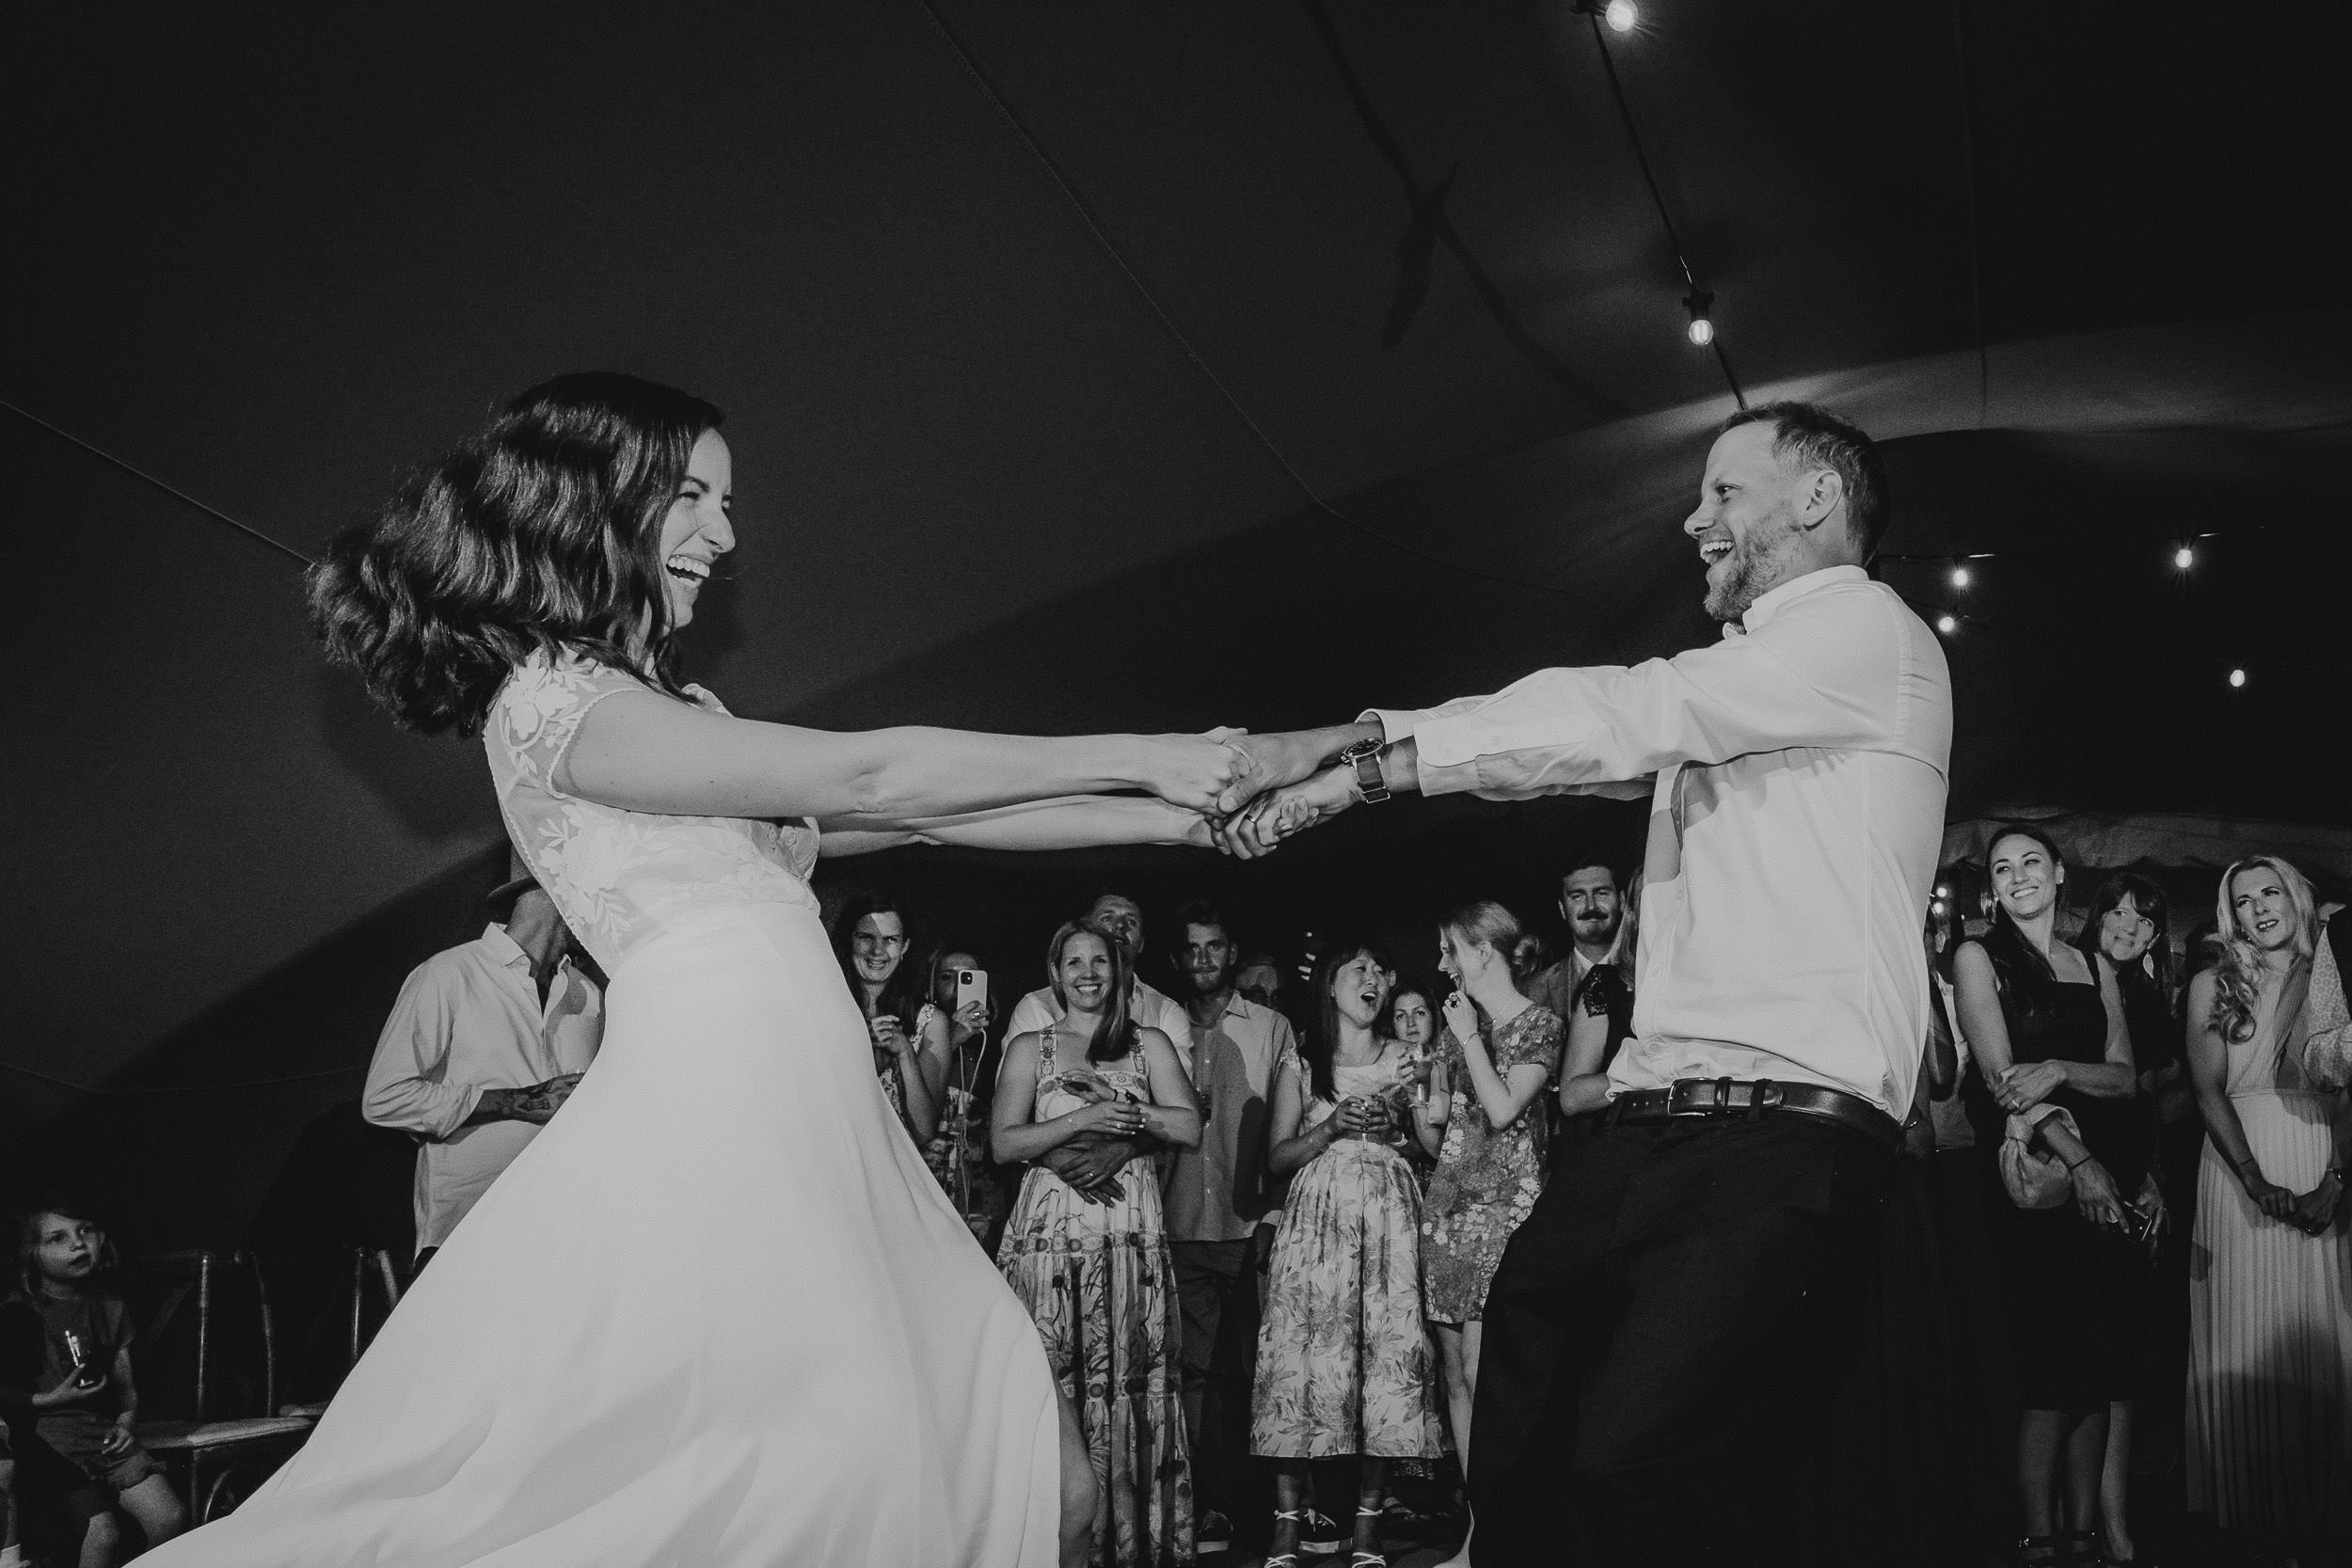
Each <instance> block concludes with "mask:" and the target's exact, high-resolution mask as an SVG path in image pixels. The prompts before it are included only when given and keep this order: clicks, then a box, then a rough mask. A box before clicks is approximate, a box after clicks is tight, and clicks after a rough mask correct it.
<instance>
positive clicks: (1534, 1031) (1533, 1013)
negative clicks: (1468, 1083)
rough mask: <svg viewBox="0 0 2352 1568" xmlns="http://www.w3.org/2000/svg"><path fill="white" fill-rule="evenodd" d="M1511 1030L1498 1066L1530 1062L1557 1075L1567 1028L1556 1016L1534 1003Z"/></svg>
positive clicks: (1552, 1074) (1520, 1064)
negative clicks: (1504, 1057) (1503, 1061)
mask: <svg viewBox="0 0 2352 1568" xmlns="http://www.w3.org/2000/svg"><path fill="white" fill-rule="evenodd" d="M1567 1038H1568V1027H1567V1025H1566V1024H1565V1023H1563V1022H1560V1015H1559V1014H1558V1013H1555V1012H1553V1011H1552V1010H1551V1009H1550V1008H1549V1007H1547V1006H1544V1005H1543V1004H1542V1003H1540V1002H1538V1003H1537V1004H1535V1006H1533V1007H1530V1008H1529V1009H1528V1010H1527V1013H1526V1016H1525V1017H1524V1018H1522V1019H1520V1020H1518V1028H1517V1029H1515V1030H1513V1031H1512V1032H1511V1045H1510V1049H1509V1050H1507V1051H1505V1052H1504V1053H1503V1054H1504V1055H1505V1056H1507V1057H1509V1058H1510V1060H1509V1062H1508V1063H1507V1064H1505V1063H1501V1062H1498V1063H1497V1064H1495V1065H1496V1066H1498V1067H1506V1066H1507V1067H1521V1066H1525V1065H1528V1064H1531V1063H1532V1064H1533V1065H1534V1066H1536V1067H1539V1068H1542V1069H1544V1071H1545V1073H1546V1074H1547V1075H1548V1076H1549V1077H1552V1078H1557V1077H1559V1076H1560V1053H1561V1051H1562V1049H1563V1048H1564V1047H1565V1045H1566V1044H1567Z"/></svg>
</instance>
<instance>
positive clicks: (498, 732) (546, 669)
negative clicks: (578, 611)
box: [487, 651, 652, 796]
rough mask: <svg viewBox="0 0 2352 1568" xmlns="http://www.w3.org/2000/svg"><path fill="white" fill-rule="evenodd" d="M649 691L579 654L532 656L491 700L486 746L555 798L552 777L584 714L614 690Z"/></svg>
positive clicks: (634, 679) (628, 676)
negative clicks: (498, 752) (491, 747)
mask: <svg viewBox="0 0 2352 1568" xmlns="http://www.w3.org/2000/svg"><path fill="white" fill-rule="evenodd" d="M650 690H652V688H651V687H649V686H647V685H646V684H645V683H644V681H641V680H639V679H638V678H637V677H636V676H635V675H632V674H630V673H628V672H627V671H625V670H616V669H614V668H613V667H612V665H609V664H602V663H599V662H597V661H596V660H595V659H593V658H589V657H586V656H584V655H581V654H576V653H564V654H552V655H551V654H548V653H546V652H544V651H543V652H537V653H533V654H532V656H531V657H529V658H526V659H525V660H523V662H522V663H521V665H520V666H518V667H517V668H516V671H515V673H513V674H512V675H510V676H508V677H507V680H506V684H505V685H504V686H502V687H501V688H499V693H498V695H497V697H495V698H493V699H492V700H491V703H490V721H489V724H488V726H487V728H488V737H489V742H490V744H491V745H493V746H496V747H498V748H499V749H500V750H501V752H503V753H504V754H505V756H506V759H507V761H508V762H509V764H510V765H511V766H512V767H513V768H514V770H515V772H516V775H517V776H519V777H521V778H524V779H528V780H529V781H530V782H531V783H532V784H534V785H536V786H537V787H538V788H540V789H542V790H544V791H546V792H547V793H548V794H549V795H558V796H560V795H562V794H563V793H564V792H563V791H562V790H560V789H558V788H556V786H555V777H556V773H557V771H558V769H559V768H561V767H562V765H563V761H564V753H565V752H568V751H570V750H571V745H572V741H573V740H574V739H575V738H577V737H578V736H579V735H580V722H581V721H583V720H585V719H586V718H587V717H588V712H589V710H590V709H591V708H593V707H595V706H596V705H597V704H598V703H600V702H602V701H604V700H605V699H606V698H607V697H610V696H612V694H613V693H614V692H616V691H650Z"/></svg>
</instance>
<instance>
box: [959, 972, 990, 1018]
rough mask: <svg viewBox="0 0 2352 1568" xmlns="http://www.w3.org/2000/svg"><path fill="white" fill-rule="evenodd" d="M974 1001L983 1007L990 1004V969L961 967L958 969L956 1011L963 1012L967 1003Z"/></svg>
mask: <svg viewBox="0 0 2352 1568" xmlns="http://www.w3.org/2000/svg"><path fill="white" fill-rule="evenodd" d="M973 1002H977V1003H978V1004H979V1005H980V1006H983V1007H985V1006H988V971H987V970H985V969H959V970H957V971H956V1011H958V1012H961V1011H962V1010H963V1009H964V1006H966V1005H967V1004H969V1003H973Z"/></svg>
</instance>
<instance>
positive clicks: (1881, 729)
mask: <svg viewBox="0 0 2352 1568" xmlns="http://www.w3.org/2000/svg"><path fill="white" fill-rule="evenodd" d="M1886 614H1887V610H1886V609H1885V607H1884V605H1883V603H1881V602H1879V601H1878V600H1877V599H1875V598H1874V597H1871V596H1866V595H1851V594H1820V595H1816V596H1814V597H1813V598H1808V599H1805V600H1803V601H1801V602H1799V603H1797V604H1794V605H1791V606H1790V607H1788V610H1786V611H1785V612H1783V613H1782V614H1779V615H1777V616H1775V617H1773V618H1772V620H1771V621H1770V622H1768V623H1767V624H1766V625H1765V626H1762V627H1761V628H1759V629H1758V630H1756V631H1754V632H1751V633H1747V634H1745V635H1732V636H1727V637H1726V638H1725V639H1724V641H1721V642H1718V643H1715V644H1713V645H1712V646H1710V647H1704V648H1693V649H1691V650H1690V651H1689V652H1687V653H1681V654H1677V655H1676V656H1675V657H1672V658H1654V659H1650V660H1648V661H1647V662H1646V663H1643V664H1637V665H1634V666H1632V667H1631V668H1626V667H1623V666H1593V667H1589V668H1584V669H1561V670H1539V671H1537V672H1535V673H1534V674H1532V675H1529V676H1527V677H1526V678H1524V679H1522V680H1518V681H1516V682H1514V683H1512V684H1511V685H1510V686H1507V687H1505V688H1504V689H1502V690H1501V691H1498V692H1496V693H1495V694H1494V695H1492V696H1488V697H1465V698H1457V699H1456V700H1454V701H1453V702H1450V703H1445V704H1441V705H1438V706H1437V707H1431V708H1419V709H1389V708H1373V709H1368V710H1366V712H1365V713H1364V715H1363V717H1364V718H1365V719H1376V720H1377V721H1379V722H1380V725H1381V728H1382V730H1383V731H1384V732H1385V734H1386V736H1387V738H1388V740H1389V741H1390V743H1391V744H1394V743H1396V742H1398V741H1401V740H1403V739H1405V738H1406V737H1407V736H1410V737H1411V738H1412V740H1413V741H1414V743H1415V748H1416V750H1417V751H1418V752H1419V768H1420V777H1421V790H1422V794H1424V795H1442V794H1447V793H1452V792H1457V791H1470V792H1471V793H1474V794H1477V795H1481V796H1485V797H1486V798H1487V799H1489V800H1524V799H1527V798H1530V797H1533V796H1537V795H1555V794H1565V793H1571V792H1580V793H1597V794H1598V793H1608V794H1617V793H1635V792H1637V791H1636V790H1629V789H1627V790H1621V789H1618V788H1613V787H1611V786H1613V785H1626V784H1634V785H1639V784H1641V782H1642V781H1645V780H1647V779H1648V778H1649V777H1650V776H1651V775H1653V774H1655V773H1657V772H1658V771H1659V770H1660V769H1661V768H1668V767H1672V766H1674V765H1676V764H1677V763H1702V764H1712V763H1720V762H1727V761H1729V760H1730V759H1731V758H1733V757H1736V756H1743V755H1745V754H1747V753H1749V752H1768V751H1769V752H1778V751H1786V750H1788V749H1790V748H1792V747H1800V746H1820V747H1838V748H1852V749H1865V748H1870V747H1874V746H1879V745H1883V744H1885V743H1887V742H1889V741H1890V740H1892V739H1893V738H1894V736H1896V734H1897V732H1898V730H1899V727H1900V724H1901V715H1900V712H1899V704H1900V701H1901V689H1902V681H1901V672H1900V670H1899V667H1898V661H1897V660H1896V659H1895V658H1894V657H1884V656H1886V655H1889V654H1891V653H1892V651H1893V650H1894V649H1896V648H1897V647H1899V639H1898V638H1896V637H1895V636H1894V635H1893V633H1894V630H1895V628H1894V626H1892V624H1891V622H1890V624H1889V626H1888V627H1887V628H1886V629H1887V632H1888V634H1889V635H1887V636H1884V637H1860V638H1857V637H1855V636H1853V635H1852V632H1853V626H1852V618H1853V617H1855V616H1879V617H1884V616H1885V615H1886Z"/></svg>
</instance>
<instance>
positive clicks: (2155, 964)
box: [1921, 825, 2352, 1564]
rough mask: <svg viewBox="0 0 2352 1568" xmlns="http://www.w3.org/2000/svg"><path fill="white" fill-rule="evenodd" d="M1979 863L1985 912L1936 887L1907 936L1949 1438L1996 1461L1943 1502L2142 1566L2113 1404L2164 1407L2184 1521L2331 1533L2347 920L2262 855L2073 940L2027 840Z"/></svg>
mask: <svg viewBox="0 0 2352 1568" xmlns="http://www.w3.org/2000/svg"><path fill="white" fill-rule="evenodd" d="M1974 869H1975V870H1976V871H1978V872H1979V874H1980V875H1981V876H1982V878H1983V880H1984V884H1985V885H1984V898H1983V903H1984V906H1985V913H1984V918H1983V919H1981V920H1979V921H1974V922H1971V921H1966V920H1963V918H1962V917H1961V911H1960V901H1959V900H1958V899H1956V898H1955V899H1940V900H1939V902H1938V909H1937V911H1936V913H1935V916H1934V918H1932V919H1931V922H1930V924H1929V927H1928V932H1929V937H1928V946H1929V952H1930V955H1931V963H1932V964H1933V966H1934V970H1935V975H1936V980H1937V986H1936V990H1935V998H1934V1002H1935V1021H1934V1024H1935V1026H1934V1030H1933V1036H1932V1038H1931V1051H1930V1056H1929V1074H1928V1075H1929V1077H1930V1079H1931V1082H1930V1084H1929V1085H1927V1096H1928V1104H1927V1107H1926V1109H1927V1111H1928V1113H1929V1115H1928V1118H1927V1121H1926V1124H1925V1126H1924V1127H1923V1128H1922V1130H1921V1131H1922V1133H1923V1135H1924V1136H1925V1137H1926V1139H1927V1140H1928V1141H1931V1144H1932V1148H1933V1149H1934V1153H1933V1156H1932V1159H1931V1162H1930V1164H1929V1177H1930V1182H1929V1185H1930V1189H1931V1192H1932V1194H1933V1198H1934V1205H1933V1207H1934V1212H1935V1230H1936V1232H1937V1240H1938V1242H1939V1243H1940V1251H1941V1257H1942V1263H1943V1270H1942V1272H1943V1277H1944V1279H1945V1281H1946V1283H1947V1290H1948V1293H1949V1294H1948V1301H1947V1306H1948V1308H1949V1318H1948V1321H1949V1323H1951V1325H1952V1327H1953V1329H1954V1330H1955V1333H1954V1336H1953V1337H1954V1339H1955V1341H1956V1343H1957V1344H1958V1346H1959V1348H1960V1353H1961V1355H1962V1358H1963V1365H1962V1366H1961V1368H1960V1369H1959V1372H1960V1375H1959V1376H1958V1377H1957V1378H1956V1379H1955V1380H1954V1383H1953V1385H1952V1386H1953V1388H1954V1389H1955V1390H1956V1394H1955V1399H1956V1402H1959V1403H1961V1404H1962V1405H1963V1406H1965V1407H1966V1409H1965V1414H1966V1416H1967V1417H1968V1419H1967V1420H1964V1421H1963V1422H1962V1423H1960V1424H1961V1425H1962V1426H1963V1427H1964V1428H1973V1429H1974V1430H1975V1431H1976V1432H1978V1433H1992V1434H1994V1438H1995V1441H1997V1442H1999V1443H2000V1444H2001V1446H2002V1447H2003V1448H2005V1449H2007V1457H2008V1458H2009V1460H2010V1466H2009V1468H2008V1473H2007V1474H2006V1475H2002V1474H1998V1473H1995V1474H1992V1475H1979V1476H1977V1477H1975V1478H1973V1483H1972V1484H1971V1485H1970V1486H1968V1487H1967V1488H1966V1489H1965V1490H1966V1492H1967V1494H1968V1497H1969V1498H1970V1500H1971V1502H1972V1503H1973V1504H1974V1506H1975V1507H1976V1509H1977V1510H1978V1512H1979V1515H1980V1517H1982V1516H1987V1515H1989V1516H1991V1518H1992V1519H1993V1521H1994V1523H1992V1524H1991V1525H1989V1526H1988V1528H1987V1533H1991V1531H1992V1530H1993V1529H1996V1528H2000V1521H2003V1520H2019V1521H2022V1525H2021V1528H2022V1536H2023V1539H2022V1542H2021V1544H2020V1548H2019V1560H2022V1561H2024V1562H2026V1563H2068V1562H2101V1561H2104V1562H2106V1563H2112V1564H2128V1563H2131V1562H2135V1561H2137V1560H2139V1556H2138V1553H2139V1545H2138V1542H2137V1534H2136V1531H2135V1529H2134V1522H2133V1511H2132V1506H2131V1503H2132V1499H2131V1497H2130V1485H2129V1481H2130V1478H2131V1476H2132V1475H2133V1473H2134V1465H2133V1462H2132V1447H2133V1443H2134V1439H2135V1431H2136V1423H2135V1417H2136V1415H2137V1407H2138V1406H2139V1405H2140V1404H2141V1403H2142V1402H2154V1403H2158V1404H2160V1405H2161V1406H2162V1407H2164V1408H2165V1409H2167V1410H2168V1411H2169V1410H2170V1409H2173V1408H2174V1407H2175V1404H2176V1402H2178V1407H2179V1419H2178V1427H2177V1430H2178V1433H2179V1437H2178V1443H2179V1463H2180V1466H2181V1471H2182V1473H2183V1475H2184V1477H2185V1499H2184V1500H2185V1506H2186V1508H2187V1509H2188V1510H2189V1511H2191V1512H2194V1513H2209V1514H2212V1515H2214V1516H2215V1517H2216V1518H2217V1520H2218V1522H2219V1523H2220V1524H2221V1525H2222V1526H2223V1527H2225V1528H2232V1529H2235V1530H2240V1531H2244V1532H2248V1533H2249V1534H2251V1535H2254V1536H2257V1537H2262V1538H2265V1539H2266V1540H2267V1541H2268V1542H2269V1543H2270V1544H2272V1545H2274V1546H2275V1547H2278V1548H2280V1549H2281V1550H2291V1549H2292V1548H2293V1546H2294V1545H2295V1544H2296V1543H2298V1542H2303V1543H2308V1542H2312V1541H2315V1540H2318V1539H2320V1538H2323V1537H2327V1536H2341V1535H2343V1534H2344V1533H2346V1532H2352V1246H2348V1245H2347V1242H2346V1225H2345V1221H2346V1218H2347V1216H2346V1213H2345V1206H2344V1204H2343V1201H2342V1196H2343V1187H2344V1156H2345V1153H2346V1151H2347V1149H2348V1148H2352V1110H2348V1108H2347V1097H2346V1094H2345V1084H2346V1082H2347V1079H2352V1030H2347V1027H2346V1025H2347V1023H2352V1019H2347V1017H2346V1014H2345V1011H2344V1003H2343V1001H2342V996H2343V983H2342V974H2343V968H2344V963H2345V962H2346V961H2347V958H2352V955H2348V954H2347V950H2346V943H2347V933H2346V931H2345V929H2344V927H2345V924H2346V923H2345V922H2343V921H2341V920H2338V921H2336V922H2333V923H2332V924H2331V923H2329V922H2328V921H2327V919H2326V915H2327V914H2328V912H2330V911H2329V910H2327V909H2322V908H2321V907H2320V906H2318V905H2317V903H2316V901H2315V899H2314V897H2313V895H2312V888H2311V886H2310V884H2309V882H2308V881H2306V879H2304V878H2303V877H2302V875H2301V874H2300V873H2299V872H2297V871H2296V868H2295V867H2294V866H2292V865H2290V864H2289V863H2286V862H2285V861H2283V860H2280V859H2278V858H2276V857H2273V856H2267V855H2259V856H2255V857H2252V858H2250V859H2249V860H2245V861H2241V862H2239V863H2237V864H2235V865H2233V866H2232V867H2230V868H2229V870H2228V871H2227V873H2226V874H2225V875H2224V876H2223V878H2222V879H2221V881H2220V886H2219V889H2218V894H2217V900H2216V905H2217V907H2216V911H2215V914H2214V916H2213V917H2212V918H2211V919H2210V920H2208V921H2206V922H2204V923H2203V924H2202V925H2201V926H2200V927H2197V928H2196V929H2193V930H2190V931H2187V932H2181V933H2176V932H2175V931H2174V930H2173V929H2172V921H2171V915H2170V911H2169V908H2168V901H2167V899H2166V895H2165V894H2164V891H2163V889H2162V888H2161V887H2159V886H2158V885H2157V884H2156V883H2155V882H2154V881H2153V880H2151V879H2148V878H2145V877H2141V876H2137V875H2131V874H2125V875H2121V876H2117V877H2113V878H2111V879H2108V880H2107V881H2106V883H2105V884H2104V885H2103V886H2101V887H2100V888H2099V889H2098V891H2097V893H2096V894H2095V895H2094V896H2093V897H2092V898H2091V900H2090V905H2089V907H2088V910H2087V911H2085V917H2084V919H2083V920H2082V923H2081V926H2080V927H2079V930H2078V931H2077V932H2075V933H2074V934H2072V936H2071V940H2070V939H2069V938H2068V937H2066V936H2062V935H2061V933H2060V929H2059V918H2060V910H2061V896H2062V895H2061V889H2062V887H2063V886H2064V883H2065V880H2066V869H2067V868H2066V862H2065V857H2064V855H2063V854H2062V853H2061V852H2060V850H2059V848H2058V845H2057V844H2056V843H2055V842H2053V841H2052V839H2051V838H2050V837H2049V836H2048V835H2047V834H2045V833H2043V832H2042V831H2040V830H2039V829H2037V828H2034V827H2031V826H2025V825H2019V826H2014V827H2011V828H2009V829H2006V830H2004V831H2003V832H2000V833H1999V835H1998V836H1996V837H1995V838H1994V839H1993V840H1992V842H1991V843H1990V845H1989V846H1988V849H1987V854H1986V857H1985V860H1984V862H1983V864H1982V865H1981V867H1979V868H1974ZM2176 936H2177V937H2178V938H2180V939H2181V940H2180V944H2179V947H2178V948H2177V949H2176V947H2175V939H2176ZM2184 960H2185V963H2184ZM2184 967H2185V969H2186V970H2187V971H2188V974H2187V978H2186V979H2185V983H2184V982H2183V981H2181V980H2180V979H2179V978H2178V975H2179V972H2180V971H2181V970H2182V969H2183V968H2184ZM2163 1441H2164V1442H2165V1443H2166V1444H2167V1446H2168V1448H2169V1445H2170V1443H2171V1441H2172V1439H2171V1433H2170V1431H2167V1432H2166V1433H2164V1434H2163Z"/></svg>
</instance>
